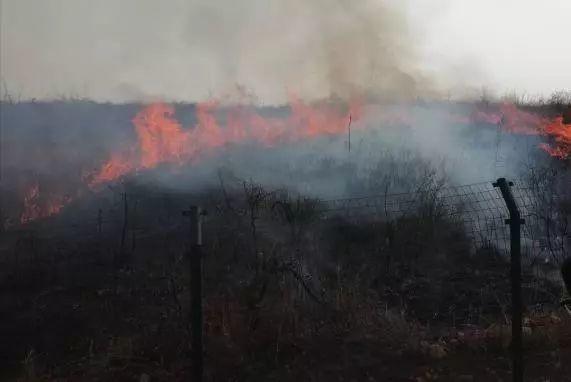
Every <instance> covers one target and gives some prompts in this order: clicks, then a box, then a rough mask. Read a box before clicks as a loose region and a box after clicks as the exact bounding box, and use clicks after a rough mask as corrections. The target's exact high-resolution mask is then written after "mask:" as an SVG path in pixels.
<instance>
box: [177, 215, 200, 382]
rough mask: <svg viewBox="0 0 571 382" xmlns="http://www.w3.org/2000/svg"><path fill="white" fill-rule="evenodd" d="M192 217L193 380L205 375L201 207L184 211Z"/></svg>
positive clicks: (198, 379)
mask: <svg viewBox="0 0 571 382" xmlns="http://www.w3.org/2000/svg"><path fill="white" fill-rule="evenodd" d="M182 214H183V215H184V216H188V217H190V232H189V235H190V256H189V257H190V259H189V260H190V325H191V332H192V339H191V341H192V342H191V347H192V349H191V350H192V377H193V378H192V380H193V381H202V380H203V375H204V345H203V311H202V277H203V276H202V216H203V215H204V213H203V212H202V211H201V208H200V207H197V206H192V207H190V209H189V210H188V211H183V213H182Z"/></svg>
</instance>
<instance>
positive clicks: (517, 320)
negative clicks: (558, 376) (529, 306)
mask: <svg viewBox="0 0 571 382" xmlns="http://www.w3.org/2000/svg"><path fill="white" fill-rule="evenodd" d="M511 186H513V183H512V182H508V181H507V180H506V179H505V178H499V179H498V180H497V181H496V183H494V187H498V188H499V189H500V192H501V194H502V197H503V199H504V201H505V203H506V206H507V208H508V211H509V214H510V218H509V219H506V224H509V225H510V264H511V266H510V268H511V271H510V273H511V289H512V344H511V347H512V354H513V381H514V382H522V381H523V347H522V312H523V303H522V297H521V225H522V224H524V223H525V221H524V220H523V219H522V218H521V216H520V212H519V209H518V206H517V203H516V202H515V199H514V197H513V194H512V191H511V188H510V187H511Z"/></svg>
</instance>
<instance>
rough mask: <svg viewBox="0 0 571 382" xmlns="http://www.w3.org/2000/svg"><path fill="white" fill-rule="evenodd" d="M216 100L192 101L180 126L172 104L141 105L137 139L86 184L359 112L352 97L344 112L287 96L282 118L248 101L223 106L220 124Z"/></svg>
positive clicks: (337, 126)
mask: <svg viewBox="0 0 571 382" xmlns="http://www.w3.org/2000/svg"><path fill="white" fill-rule="evenodd" d="M218 109H219V104H218V103H217V102H205V103H201V104H198V105H197V109H196V116H197V124H196V125H195V126H194V127H193V128H190V129H185V128H183V127H182V126H181V124H180V123H179V122H178V121H177V120H176V119H175V117H174V114H175V111H174V108H173V107H172V106H169V105H166V104H163V103H157V104H151V105H149V106H147V107H145V108H144V109H142V110H141V111H140V112H139V113H138V114H137V115H136V116H135V118H134V119H133V124H134V125H135V131H136V133H137V144H136V145H135V146H133V147H131V148H129V149H128V150H126V151H125V152H122V153H115V154H113V155H112V156H111V158H110V159H109V160H108V161H107V162H106V163H105V164H104V165H103V166H102V167H101V168H100V169H99V170H98V171H97V172H96V173H95V175H94V176H93V177H92V179H91V181H90V185H91V186H96V185H98V184H101V183H105V182H109V181H113V180H115V179H117V178H120V177H121V176H124V175H126V174H128V173H131V172H136V171H139V170H143V169H150V168H154V167H156V166H158V165H160V164H163V163H170V164H178V165H182V164H185V163H193V162H196V161H197V160H199V159H201V158H202V157H203V156H205V155H208V154H209V153H211V152H212V151H213V150H215V149H217V148H220V147H223V146H225V145H227V144H229V143H240V142H247V141H251V142H257V143H260V144H263V145H265V146H268V147H271V146H274V145H276V144H278V143H283V142H297V141H300V140H304V139H309V138H315V137H317V136H321V135H336V134H343V133H345V132H346V131H347V125H348V123H349V117H350V116H351V118H352V120H356V119H357V118H358V117H359V114H360V107H359V103H358V102H357V101H355V102H352V104H351V105H350V107H349V110H348V111H347V112H341V111H339V108H337V107H334V106H332V105H329V104H322V105H308V104H306V103H304V102H303V101H301V100H299V99H297V98H295V97H291V102H290V109H291V113H290V114H289V116H287V117H285V118H283V117H282V118H280V117H264V116H262V115H260V114H259V113H258V112H257V111H256V110H255V108H254V107H250V106H235V107H231V108H228V110H227V116H226V124H225V125H224V126H222V125H221V124H220V123H219V121H218V119H217V118H216V116H215V113H216V111H217V110H218Z"/></svg>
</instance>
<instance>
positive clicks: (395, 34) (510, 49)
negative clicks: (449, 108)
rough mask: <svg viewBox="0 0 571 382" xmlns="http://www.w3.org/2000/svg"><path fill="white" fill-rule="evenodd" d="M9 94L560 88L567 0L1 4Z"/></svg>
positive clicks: (565, 73)
mask: <svg viewBox="0 0 571 382" xmlns="http://www.w3.org/2000/svg"><path fill="white" fill-rule="evenodd" d="M0 4H1V11H2V14H1V20H0V21H1V24H0V27H1V29H0V31H1V36H0V42H1V46H0V48H1V49H0V54H1V55H0V65H1V66H0V74H1V77H2V81H3V82H4V84H5V86H6V87H7V88H8V90H9V92H10V93H12V95H13V96H17V97H23V98H34V97H35V98H45V97H59V96H70V97H76V96H85V97H90V98H94V99H97V100H112V101H121V100H132V99H137V100H141V99H142V100H148V99H158V98H166V99H182V100H189V101H196V100H200V99H204V98H207V97H210V96H221V95H228V94H235V93H236V90H235V89H236V85H242V86H243V87H244V88H245V89H247V90H248V91H249V92H251V93H254V94H255V95H256V97H257V99H258V100H259V101H260V102H263V103H279V102H283V101H284V100H285V99H287V94H288V92H295V93H298V94H301V95H302V96H303V97H306V98H316V97H324V96H328V95H330V94H332V93H335V94H339V95H347V94H349V93H352V92H355V91H359V90H365V91H367V92H372V93H376V94H381V95H382V94H391V95H395V94H398V95H403V96H407V95H412V94H414V93H420V94H422V93H430V92H434V91H438V92H440V93H443V92H447V91H451V92H452V93H453V94H461V93H463V92H465V91H466V89H480V88H481V87H483V86H485V87H487V88H489V89H492V90H494V91H495V92H496V93H499V94H501V93H504V92H508V91H517V92H519V93H523V92H527V93H529V94H538V93H543V94H549V93H550V92H552V91H553V90H557V89H571V70H570V68H571V37H570V36H571V33H570V30H569V17H570V15H571V1H569V0H542V1H537V0H405V1H398V0H386V1H382V0H360V1H348V0H273V1H269V0H242V1H237V0H98V1H92V0H0Z"/></svg>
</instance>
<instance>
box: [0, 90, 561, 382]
mask: <svg viewBox="0 0 571 382" xmlns="http://www.w3.org/2000/svg"><path fill="white" fill-rule="evenodd" d="M524 101H526V100H512V102H511V103H510V104H509V106H507V105H508V104H500V103H494V102H491V101H486V100H481V101H480V102H470V103H468V102H466V103H446V102H433V103H431V102H420V101H418V102H417V103H415V104H413V105H411V104H407V105H390V106H386V107H383V108H378V107H377V106H370V105H366V107H364V108H363V109H364V111H361V112H360V114H359V118H357V111H355V110H356V109H354V108H353V107H352V106H351V105H349V106H347V105H341V106H339V105H337V104H335V103H334V102H333V101H332V104H327V105H325V106H319V105H318V106H313V105H306V104H303V103H300V104H297V103H292V105H290V106H289V107H275V108H271V107H266V108H260V109H259V110H255V111H252V110H243V109H239V110H237V109H235V108H232V107H228V108H220V109H218V110H216V111H210V109H208V108H206V109H203V108H202V107H203V106H202V105H186V104H177V105H174V106H172V110H171V109H170V108H169V107H170V106H169V107H167V108H166V109H157V107H159V106H155V109H149V108H148V106H145V105H136V104H124V105H114V104H98V103H94V102H91V101H84V100H67V101H54V102H6V101H4V102H3V103H2V113H1V118H2V121H1V122H2V158H1V159H2V184H1V186H2V189H1V190H0V191H1V195H2V205H1V207H2V210H1V215H0V217H1V219H0V220H1V221H2V227H1V228H2V231H1V238H0V264H1V266H0V317H1V319H0V338H1V339H2V340H1V341H0V379H1V380H17V381H52V380H57V381H90V380H93V381H123V380H125V381H173V380H188V379H189V378H191V374H192V368H193V365H192V363H191V351H192V350H193V349H191V347H190V344H191V327H190V314H191V312H190V290H189V287H190V283H191V280H190V271H189V270H190V265H189V256H191V255H192V253H193V250H194V248H193V247H192V246H191V245H190V242H191V240H192V234H191V230H190V222H189V220H188V217H185V216H183V211H186V210H188V208H189V207H190V206H197V205H198V206H201V207H202V208H204V209H205V210H206V211H207V214H206V216H204V218H203V241H204V244H203V246H202V248H201V250H202V253H203V255H204V264H203V269H204V274H203V277H204V340H205V343H204V345H205V346H204V352H205V353H204V354H205V380H209V381H246V380H247V381H257V380H259V381H273V380H275V381H285V380H301V381H330V380H339V381H436V380H439V381H488V380H489V381H500V380H502V381H507V380H510V379H511V355H510V340H511V338H510V336H511V322H510V306H511V305H510V304H511V298H510V280H509V251H508V250H509V227H507V226H506V225H505V222H504V220H505V219H506V218H507V217H508V216H507V209H506V207H505V204H504V201H503V199H502V198H501V195H500V193H499V191H498V190H497V189H496V188H494V186H493V185H492V182H493V181H495V180H496V179H497V178H499V177H502V176H505V177H507V178H508V180H510V181H513V182H514V185H513V187H512V190H513V193H514V196H515V198H516V202H517V203H518V205H519V207H520V210H521V212H522V216H523V217H524V218H525V219H526V224H525V226H524V227H523V230H522V252H523V279H522V287H523V300H524V305H525V310H524V329H523V333H524V357H525V375H526V380H529V381H545V380H549V381H565V380H571V379H570V377H569V376H571V316H569V314H568V313H566V311H565V310H564V309H563V308H561V306H560V299H561V297H562V296H563V295H564V292H563V287H562V285H561V282H560V279H559V273H558V272H559V270H558V264H559V263H560V262H561V261H562V259H564V258H565V257H566V256H567V255H568V245H569V242H568V236H569V234H568V229H567V222H568V218H569V215H570V214H571V212H570V211H571V194H570V193H569V184H570V183H569V182H570V175H571V173H570V171H569V162H568V159H567V155H566V152H567V151H565V150H568V149H569V147H570V144H571V142H569V140H565V139H566V138H565V137H566V136H565V134H568V131H567V130H561V131H560V130H557V129H558V128H561V129H566V128H569V126H570V123H571V105H570V104H569V102H568V101H569V100H568V99H565V97H563V96H561V98H560V99H558V98H556V97H555V98H553V99H552V100H551V102H549V103H540V102H529V100H528V101H526V102H524ZM331 105H333V106H331ZM163 107H165V106H160V107H159V108H163ZM208 107H210V106H208ZM141 110H143V111H141ZM157 110H159V112H157ZM204 110H206V111H204ZM386 110H390V113H389V112H386ZM298 111H299V112H300V113H302V116H303V118H298V116H297V114H295V113H297V112H298ZM238 112H239V113H238ZM204 113H206V114H204ZM209 113H211V114H209ZM498 113H499V114H501V115H502V118H500V119H498V120H496V119H497V118H496V117H497V115H499V114H498ZM290 114H291V115H293V117H291V116H290ZM236 115H238V116H240V118H242V119H240V120H239V123H238V122H236V123H235V126H238V127H240V126H242V124H241V123H242V122H243V121H247V124H248V126H250V125H251V126H260V127H259V129H260V130H255V131H254V130H245V131H246V133H245V132H244V131H241V130H240V131H238V133H235V134H234V135H232V136H231V138H229V135H224V134H226V133H220V131H219V130H217V128H218V127H216V129H215V128H214V127H213V126H211V125H208V127H205V126H206V125H204V124H203V123H204V121H206V120H210V117H211V116H214V117H213V118H215V119H217V120H223V121H226V125H227V126H230V125H231V123H230V121H234V120H233V119H232V118H234V117H235V116H236ZM465 116H468V117H469V118H468V117H466V118H468V119H466V118H464V117H465ZM506 116H507V117H506ZM347 117H348V118H347ZM504 117H506V118H504ZM557 118H561V119H557ZM282 120H283V121H287V122H286V123H282V122H281V121H282ZM260 121H261V122H260ZM268 121H269V122H268ZM544 121H548V122H545V123H546V125H545V127H541V129H540V130H537V129H538V128H539V127H538V126H539V124H540V123H541V124H542V123H544ZM557 121H558V122H557ZM265 123H267V124H269V126H271V127H272V128H276V129H281V128H283V126H286V127H287V126H288V123H292V124H293V125H294V126H297V128H298V130H295V133H292V134H290V133H289V132H287V129H286V130H284V131H286V132H287V134H286V132H284V133H283V134H282V135H281V136H278V137H277V138H275V137H274V136H272V135H271V134H269V133H268V132H267V131H268V130H267V128H266V127H267V126H266V125H265ZM306 123H307V129H305V127H306ZM244 124H246V122H244ZM179 125H180V126H179ZM133 126H135V128H133ZM157 126H158V127H159V128H160V131H159V132H157V131H156V130H154V129H155V128H157ZM181 126H182V127H181ZM187 126H197V127H196V128H194V130H192V128H188V127H187ZM331 126H333V127H331ZM192 131H194V132H192ZM196 131H198V132H202V133H200V134H199V133H197V132H196ZM562 131H563V132H562ZM565 131H567V133H565ZM149 132H151V133H153V134H158V135H153V136H154V137H155V138H153V139H156V137H157V136H159V137H160V139H161V143H160V144H159V145H158V146H157V145H156V141H155V140H153V139H152V140H151V141H146V140H145V139H146V138H145V137H146V135H144V134H146V133H149ZM262 132H264V134H267V135H263V137H264V138H260V134H262ZM167 133H168V134H169V135H168V136H167ZM248 134H251V135H248ZM268 134H269V135H268ZM349 134H351V135H350V138H349ZM173 135H174V136H175V137H176V138H177V139H178V140H179V141H180V140H183V141H184V142H187V140H188V142H191V143H192V142H195V141H197V142H198V144H197V146H198V148H196V147H194V146H193V149H192V150H187V149H186V148H187V146H184V147H182V148H181V147H180V146H178V145H175V146H172V141H171V140H170V139H171V138H169V137H171V136H173ZM237 137H240V139H238V138H237ZM242 137H244V138H243V139H242ZM215 138H216V139H215ZM193 139H194V141H193ZM567 139H568V138H567ZM149 142H150V143H149ZM137 143H138V144H139V146H137V147H136V150H135V149H133V150H134V151H133V150H131V147H132V146H133V145H136V144H137ZM146 143H148V144H150V146H151V147H150V149H149V148H148V147H147V146H145V144H146ZM191 143H189V144H191ZM192 144H194V143H192ZM133 147H134V146H133ZM137 150H141V151H140V152H139V151H137ZM132 152H135V154H132ZM173 152H174V154H173ZM110 158H111V159H113V158H120V159H121V160H122V162H121V163H120V165H117V162H113V161H112V160H111V159H110ZM112 170H113V171H112ZM110 174H111V175H110ZM102 179H104V180H102Z"/></svg>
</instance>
